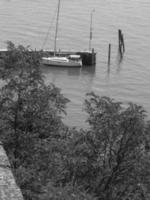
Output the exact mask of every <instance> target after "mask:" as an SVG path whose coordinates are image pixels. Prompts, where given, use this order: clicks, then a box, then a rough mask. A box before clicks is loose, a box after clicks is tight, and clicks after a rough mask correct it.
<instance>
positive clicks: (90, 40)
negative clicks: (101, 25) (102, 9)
mask: <svg viewBox="0 0 150 200" xmlns="http://www.w3.org/2000/svg"><path fill="white" fill-rule="evenodd" d="M94 11H95V9H93V10H92V11H91V19H90V38H89V51H91V43H92V30H93V27H92V23H93V12H94Z"/></svg>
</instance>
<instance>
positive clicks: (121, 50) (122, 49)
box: [118, 29, 125, 57]
mask: <svg viewBox="0 0 150 200" xmlns="http://www.w3.org/2000/svg"><path fill="white" fill-rule="evenodd" d="M118 43H119V44H118V48H119V53H120V55H121V57H122V56H123V53H124V52H125V45H124V37H123V33H122V31H121V30H120V29H119V30H118Z"/></svg>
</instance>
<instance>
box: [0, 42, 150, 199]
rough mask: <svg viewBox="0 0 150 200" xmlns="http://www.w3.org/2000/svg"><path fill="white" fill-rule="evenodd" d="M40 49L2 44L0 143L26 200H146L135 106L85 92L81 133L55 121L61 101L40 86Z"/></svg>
mask: <svg viewBox="0 0 150 200" xmlns="http://www.w3.org/2000/svg"><path fill="white" fill-rule="evenodd" d="M41 55H42V54H41V53H40V52H36V51H32V53H31V52H30V51H29V49H28V48H25V47H23V46H18V47H16V46H15V45H14V44H12V43H11V42H9V43H8V53H7V54H6V55H5V57H4V58H3V60H2V61H1V78H2V79H3V80H4V82H5V84H4V86H3V87H2V88H1V89H0V112H1V115H0V125H1V126H0V139H1V141H2V142H3V144H4V147H5V149H6V151H7V154H8V156H9V159H10V162H11V166H12V170H13V172H14V175H15V177H16V181H17V183H18V185H19V186H20V188H21V190H22V193H23V195H24V198H25V199H26V200H35V199H36V200H38V199H39V200H141V199H142V200H145V199H146V200H148V199H149V197H150V196H149V190H150V188H149V187H150V181H149V180H150V179H149V174H150V153H149V150H150V136H149V135H150V133H149V131H150V122H149V121H147V120H146V113H145V111H144V110H143V108H142V107H141V106H138V105H136V104H133V103H129V104H128V105H126V107H125V106H124V105H123V104H122V103H121V102H116V101H115V100H114V99H111V98H108V97H100V96H98V95H96V94H95V93H89V94H87V97H86V100H85V110H86V112H87V113H88V119H87V122H88V123H89V128H88V129H87V130H82V129H81V130H76V129H75V128H69V127H67V126H66V125H64V124H63V122H62V117H63V115H64V114H66V104H67V102H68V101H69V100H68V99H67V98H65V97H64V96H63V94H62V93H61V91H60V89H59V88H57V87H55V86H54V85H53V84H50V85H46V84H45V83H44V79H43V76H42V73H41V70H40V57H41Z"/></svg>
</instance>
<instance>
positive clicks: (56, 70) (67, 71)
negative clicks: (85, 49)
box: [41, 65, 95, 76]
mask: <svg viewBox="0 0 150 200" xmlns="http://www.w3.org/2000/svg"><path fill="white" fill-rule="evenodd" d="M41 70H42V72H43V74H45V75H48V74H53V75H60V74H61V75H68V76H80V75H89V76H94V75H95V66H83V67H81V68H67V67H66V68H65V67H49V66H45V65H43V66H42V67H41Z"/></svg>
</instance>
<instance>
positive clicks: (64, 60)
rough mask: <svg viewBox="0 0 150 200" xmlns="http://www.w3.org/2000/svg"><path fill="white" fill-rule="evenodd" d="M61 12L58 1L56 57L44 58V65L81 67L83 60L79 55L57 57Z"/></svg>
mask: <svg viewBox="0 0 150 200" xmlns="http://www.w3.org/2000/svg"><path fill="white" fill-rule="evenodd" d="M59 10H60V0H58V9H57V19H56V30H55V43H54V55H53V56H50V57H43V58H42V63H43V64H45V65H49V66H57V67H81V66H82V60H81V58H80V56H79V55H69V56H63V57H62V56H57V55H56V43H57V32H58V21H59Z"/></svg>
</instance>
